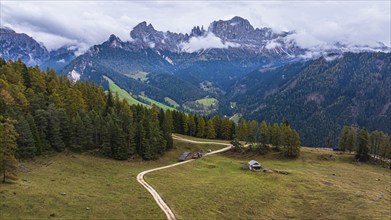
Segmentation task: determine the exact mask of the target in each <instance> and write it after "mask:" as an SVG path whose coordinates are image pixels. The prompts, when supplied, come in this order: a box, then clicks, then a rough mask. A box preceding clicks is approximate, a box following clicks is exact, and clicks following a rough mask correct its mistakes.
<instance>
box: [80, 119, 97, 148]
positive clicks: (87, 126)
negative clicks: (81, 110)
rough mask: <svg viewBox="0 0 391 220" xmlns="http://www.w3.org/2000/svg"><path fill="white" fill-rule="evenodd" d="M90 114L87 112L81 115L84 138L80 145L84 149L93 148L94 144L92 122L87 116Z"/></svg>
mask: <svg viewBox="0 0 391 220" xmlns="http://www.w3.org/2000/svg"><path fill="white" fill-rule="evenodd" d="M89 115H90V114H89V113H87V114H86V115H85V116H84V117H83V119H82V120H83V125H84V134H85V136H84V138H83V143H82V146H83V148H84V149H87V150H91V149H93V148H94V147H95V146H94V128H93V124H92V120H91V118H90V116H89Z"/></svg>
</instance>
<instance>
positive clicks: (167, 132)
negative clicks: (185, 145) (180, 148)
mask: <svg viewBox="0 0 391 220" xmlns="http://www.w3.org/2000/svg"><path fill="white" fill-rule="evenodd" d="M162 114H163V115H164V117H163V122H162V125H161V127H162V131H163V136H164V139H165V140H166V143H167V146H166V147H167V149H172V148H173V147H174V142H173V139H172V131H173V130H174V125H173V117H172V111H170V110H167V111H166V112H165V113H164V112H162Z"/></svg>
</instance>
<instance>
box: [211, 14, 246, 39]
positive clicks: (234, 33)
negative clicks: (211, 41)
mask: <svg viewBox="0 0 391 220" xmlns="http://www.w3.org/2000/svg"><path fill="white" fill-rule="evenodd" d="M208 31H210V32H212V33H214V34H215V35H216V36H217V37H220V38H221V39H223V40H241V39H243V38H246V36H248V35H251V34H252V32H254V27H253V26H252V25H251V24H250V22H249V21H248V20H247V19H244V18H241V17H239V16H235V17H233V18H232V19H231V20H227V21H223V20H219V21H214V22H212V23H211V24H210V26H209V29H208Z"/></svg>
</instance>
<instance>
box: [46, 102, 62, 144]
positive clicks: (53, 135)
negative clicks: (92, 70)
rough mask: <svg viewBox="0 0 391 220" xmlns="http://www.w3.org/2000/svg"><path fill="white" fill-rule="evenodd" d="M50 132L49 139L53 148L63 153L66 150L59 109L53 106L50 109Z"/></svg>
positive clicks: (48, 133)
mask: <svg viewBox="0 0 391 220" xmlns="http://www.w3.org/2000/svg"><path fill="white" fill-rule="evenodd" d="M48 113H49V115H50V116H49V118H48V132H47V138H48V141H49V143H50V145H51V147H52V148H53V149H54V150H56V151H63V150H64V149H65V145H64V142H63V140H62V134H61V127H60V121H59V119H58V112H57V109H56V108H55V106H54V105H53V104H51V105H50V106H49V108H48Z"/></svg>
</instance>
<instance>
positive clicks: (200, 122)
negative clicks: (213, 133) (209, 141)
mask: <svg viewBox="0 0 391 220" xmlns="http://www.w3.org/2000/svg"><path fill="white" fill-rule="evenodd" d="M196 136H197V137H200V138H203V137H205V121H204V118H203V117H201V116H199V117H197V135H196Z"/></svg>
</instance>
